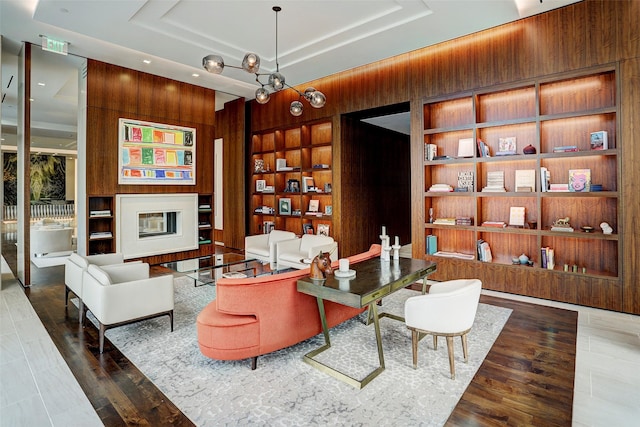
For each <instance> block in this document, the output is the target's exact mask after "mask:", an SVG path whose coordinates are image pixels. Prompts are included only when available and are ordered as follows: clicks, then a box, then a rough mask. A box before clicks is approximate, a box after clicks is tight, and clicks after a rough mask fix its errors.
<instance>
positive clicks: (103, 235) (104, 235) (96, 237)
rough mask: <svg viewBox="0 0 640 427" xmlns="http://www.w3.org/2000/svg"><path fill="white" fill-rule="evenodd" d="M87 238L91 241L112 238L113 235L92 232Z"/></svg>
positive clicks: (106, 232) (105, 232)
mask: <svg viewBox="0 0 640 427" xmlns="http://www.w3.org/2000/svg"><path fill="white" fill-rule="evenodd" d="M89 237H90V238H92V239H100V238H105V237H113V234H111V232H110V231H92V232H91V234H89Z"/></svg>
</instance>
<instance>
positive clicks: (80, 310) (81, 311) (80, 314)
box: [78, 298, 86, 326]
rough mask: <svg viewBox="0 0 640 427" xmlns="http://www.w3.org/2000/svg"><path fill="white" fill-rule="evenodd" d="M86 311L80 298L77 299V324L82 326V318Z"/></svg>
mask: <svg viewBox="0 0 640 427" xmlns="http://www.w3.org/2000/svg"><path fill="white" fill-rule="evenodd" d="M85 312H86V309H85V307H84V303H83V302H82V300H81V299H80V298H78V323H80V324H81V325H82V326H84V316H85V315H86V313H85Z"/></svg>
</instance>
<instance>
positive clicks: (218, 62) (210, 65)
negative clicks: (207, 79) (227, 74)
mask: <svg viewBox="0 0 640 427" xmlns="http://www.w3.org/2000/svg"><path fill="white" fill-rule="evenodd" d="M202 66H203V67H204V69H205V70H207V71H208V72H210V73H213V74H220V73H222V70H223V69H224V59H222V57H221V56H220V55H207V56H205V57H204V58H202Z"/></svg>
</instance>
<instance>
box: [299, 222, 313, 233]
mask: <svg viewBox="0 0 640 427" xmlns="http://www.w3.org/2000/svg"><path fill="white" fill-rule="evenodd" d="M302 234H315V230H314V229H313V224H311V223H310V222H307V223H305V224H302Z"/></svg>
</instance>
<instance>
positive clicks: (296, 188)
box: [284, 179, 300, 193]
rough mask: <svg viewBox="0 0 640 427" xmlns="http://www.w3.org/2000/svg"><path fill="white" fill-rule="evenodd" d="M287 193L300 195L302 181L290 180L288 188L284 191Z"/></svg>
mask: <svg viewBox="0 0 640 427" xmlns="http://www.w3.org/2000/svg"><path fill="white" fill-rule="evenodd" d="M284 191H285V192H286V193H299V192H300V181H298V180H297V179H290V180H288V181H287V188H285V190H284Z"/></svg>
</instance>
